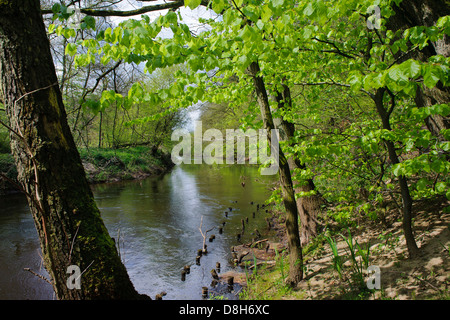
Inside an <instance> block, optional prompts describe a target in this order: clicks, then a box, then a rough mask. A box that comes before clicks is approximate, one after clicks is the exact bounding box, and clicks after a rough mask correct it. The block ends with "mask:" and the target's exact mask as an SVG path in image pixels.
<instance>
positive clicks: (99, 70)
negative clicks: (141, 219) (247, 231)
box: [0, 0, 450, 299]
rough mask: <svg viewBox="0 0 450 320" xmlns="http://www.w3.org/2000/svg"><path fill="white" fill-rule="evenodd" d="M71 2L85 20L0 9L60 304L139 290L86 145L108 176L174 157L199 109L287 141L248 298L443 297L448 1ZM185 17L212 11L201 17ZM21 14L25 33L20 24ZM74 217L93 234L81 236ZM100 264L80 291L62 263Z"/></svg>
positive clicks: (6, 97)
mask: <svg viewBox="0 0 450 320" xmlns="http://www.w3.org/2000/svg"><path fill="white" fill-rule="evenodd" d="M76 3H77V8H78V5H79V10H78V13H79V14H80V15H78V13H76V14H75V12H76V11H75V10H72V9H73V8H74V3H70V4H67V3H64V2H59V1H58V2H57V1H51V0H49V1H41V3H39V1H37V0H35V1H32V0H21V1H16V2H14V3H13V2H11V1H2V2H1V3H0V12H1V13H0V47H1V48H3V50H0V62H1V65H0V68H1V70H2V73H1V74H0V76H1V78H0V80H1V83H0V88H1V90H2V92H1V96H2V101H1V102H2V103H3V106H2V107H0V108H1V111H0V117H1V120H2V125H3V128H2V134H3V136H4V135H5V134H6V135H7V136H9V137H6V138H4V139H9V140H10V144H11V152H12V153H13V154H14V159H15V164H16V170H17V176H18V177H19V179H20V183H21V184H22V185H24V189H25V190H28V193H27V195H28V198H29V199H28V201H29V203H30V207H31V209H32V213H33V216H34V217H35V220H36V221H38V223H37V228H38V233H39V237H40V240H41V244H42V247H43V248H44V250H43V252H44V254H43V256H44V258H45V259H44V260H45V262H46V267H47V269H48V270H49V273H50V274H51V275H52V277H53V278H54V280H55V282H54V285H55V291H56V292H57V296H58V298H61V299H77V298H81V297H84V298H98V297H102V298H108V297H109V298H111V297H115V298H118V297H128V298H143V297H142V296H141V295H139V294H138V293H137V292H135V290H134V289H133V285H132V283H131V282H130V281H128V280H127V279H128V277H127V274H126V270H124V268H122V267H121V264H120V262H119V261H118V256H117V253H116V252H115V251H114V248H113V246H112V243H113V242H112V240H111V239H110V238H109V237H108V235H107V234H106V233H105V228H104V227H103V225H102V221H101V219H99V212H98V208H97V207H96V205H95V203H94V202H93V198H92V194H91V192H90V190H89V188H88V186H87V178H86V177H85V176H84V175H83V173H82V165H83V163H82V159H81V158H79V157H78V156H77V154H79V152H78V150H80V151H81V153H82V155H83V158H84V159H85V160H86V159H96V160H95V161H98V163H97V164H98V166H99V168H101V169H107V168H108V167H109V168H110V169H111V170H112V171H114V170H116V168H121V167H124V165H125V164H128V165H129V166H131V167H135V168H136V167H139V166H140V165H141V164H140V161H141V160H138V158H139V157H137V156H136V154H135V151H137V152H142V151H144V150H143V149H135V148H136V147H139V146H142V145H148V146H150V149H151V154H153V155H157V154H158V152H160V151H159V150H170V148H171V143H173V142H171V141H170V133H171V132H172V130H173V129H174V128H176V127H182V126H183V122H184V120H185V119H187V117H186V112H187V111H186V110H192V108H193V107H194V106H197V107H198V111H199V114H200V118H201V119H202V120H204V128H205V129H206V128H207V127H210V128H217V129H223V130H225V129H228V128H229V129H231V128H242V129H243V130H246V129H266V132H271V129H275V128H276V129H279V132H280V150H279V151H280V154H279V170H278V175H277V178H278V179H279V185H278V188H276V189H275V190H274V192H273V195H272V197H271V198H270V199H269V200H268V203H276V205H277V206H279V210H278V211H279V212H280V214H279V215H277V217H276V219H277V221H280V224H279V225H280V226H282V230H283V232H282V235H283V237H282V238H281V240H277V242H280V244H281V245H280V246H275V247H273V248H270V246H269V248H268V250H272V251H270V254H271V255H272V256H273V259H272V260H273V263H272V264H274V265H275V269H267V268H264V267H262V265H260V264H258V263H256V264H255V265H254V267H253V269H255V268H256V269H257V272H253V274H252V276H251V277H250V273H249V276H248V277H249V280H250V281H249V282H248V283H249V286H248V288H247V289H248V290H246V291H245V294H244V295H246V297H248V298H262V297H267V298H270V297H272V298H281V297H288V296H290V297H295V298H308V297H310V298H323V297H329V295H331V296H332V297H343V298H354V297H362V298H366V297H370V298H396V297H397V298H401V299H403V298H414V297H417V298H422V297H423V298H425V297H431V298H435V299H440V298H448V291H447V286H448V261H449V256H448V250H449V245H450V243H449V234H448V232H449V231H448V223H449V221H448V214H449V206H448V201H449V199H450V191H449V188H448V186H449V183H450V181H449V174H448V173H449V170H450V164H449V161H448V159H449V151H450V143H449V137H450V131H449V130H450V128H449V119H448V117H449V114H450V106H449V101H450V89H449V83H450V67H449V66H450V60H449V59H450V51H449V48H450V44H449V39H450V2H449V1H448V0H435V1H432V2H431V1H429V2H423V1H419V0H380V1H375V2H374V1H372V0H363V1H361V0H335V1H331V2H330V1H321V0H308V1H302V0H275V1H264V0H233V1H227V0H211V1H201V0H174V1H168V2H165V3H163V4H154V3H149V2H148V1H142V3H141V1H136V3H137V4H139V5H140V6H139V8H138V9H133V10H124V9H123V8H120V7H119V6H118V5H117V4H112V3H110V2H108V1H79V2H76ZM39 5H41V6H39ZM105 7H107V8H108V9H105ZM192 10H197V11H194V12H197V13H199V12H204V13H205V14H204V16H203V17H200V18H198V19H196V20H197V22H198V23H199V24H198V25H193V24H192V21H191V19H188V18H187V16H190V17H192V15H189V14H188V15H187V16H186V15H185V13H186V12H189V13H192V12H191V11H192ZM202 10H203V11H202ZM155 12H156V13H158V14H157V15H155V16H154V15H153V13H155ZM20 15H25V16H26V17H27V18H25V17H22V18H21V19H22V20H23V21H27V23H29V24H24V25H20V26H19V27H14V28H13V27H11V26H13V25H15V24H14V22H15V21H16V20H17V19H18V18H17V17H19V16H20ZM111 17H122V18H123V17H126V19H123V20H122V21H121V22H120V23H114V22H113V21H112V20H111ZM44 21H45V23H44ZM199 26H200V27H199ZM46 38H48V39H50V44H51V48H47V47H48V46H47V41H46ZM17 39H20V41H17ZM12 44H14V45H12ZM31 44H33V45H34V46H36V47H37V48H40V50H31V49H30V47H29V46H30V45H31ZM31 53H32V54H33V55H34V56H32V55H31ZM11 57H17V59H18V60H14V59H11ZM34 61H42V63H41V64H40V65H39V68H35V67H34ZM14 75H20V77H15V76H14ZM38 75H39V76H38ZM43 75H45V77H44V76H43ZM29 79H33V81H29ZM56 83H57V84H58V85H55V84H56ZM6 88H8V89H6ZM55 110H56V111H57V112H55ZM31 128H32V129H33V130H31ZM267 138H268V140H269V141H270V140H271V139H272V137H271V136H270V134H268V137H267ZM2 139H3V138H2ZM124 147H132V148H131V149H129V154H123V153H122V151H119V150H123V149H122V148H124ZM94 148H98V149H94ZM105 149H112V150H116V151H109V150H105ZM83 150H86V151H83ZM87 150H90V151H87ZM100 150H103V151H100ZM83 152H86V153H85V154H83ZM100 152H105V155H106V154H108V157H106V156H105V157H104V156H103V155H100ZM111 152H112V153H111ZM114 152H115V153H114ZM48 154H52V155H53V156H52V157H48V156H47V155H48ZM133 154H134V156H133ZM8 157H9V156H5V157H4V158H2V159H6V161H8V159H10V158H8ZM102 157H103V158H102ZM121 157H122V158H121ZM106 159H108V160H106ZM2 161H3V160H2ZM3 162H4V161H3ZM3 162H2V163H3ZM85 164H86V163H85ZM87 167H89V165H87ZM68 168H71V170H68ZM94 169H95V168H94ZM13 171H14V169H11V171H7V174H13V173H14V172H13ZM94 171H95V170H92V172H94ZM7 174H5V175H4V176H7ZM98 174H100V179H104V177H103V178H102V176H101V175H102V173H101V172H99V173H98ZM98 174H97V179H99V177H98ZM130 175H131V174H130ZM38 182H39V183H38ZM68 212H82V213H83V214H82V215H80V216H77V215H73V216H72V215H68V214H67V213H68ZM47 216H51V217H53V218H52V219H51V222H49V223H47V222H46V220H45V219H46V217H47ZM80 219H81V220H83V221H90V223H89V225H91V224H92V225H95V226H98V228H94V227H92V228H86V229H83V228H81V229H80V233H78V229H77V227H76V226H79V223H80V221H81V220H80ZM60 222H61V223H62V224H63V226H62V228H61V227H60V226H59V225H58V223H60ZM55 223H56V224H55ZM61 230H63V231H64V232H62V231H61ZM97 232H100V233H101V234H100V235H99V234H97ZM48 233H51V234H52V237H47V235H48ZM68 235H70V236H73V237H78V238H80V239H84V240H86V239H88V240H89V241H91V243H90V245H80V244H79V243H78V242H77V241H72V240H71V241H72V242H73V243H74V244H75V247H76V248H75V249H76V250H75V249H74V250H73V252H74V253H76V256H74V257H72V255H71V253H72V250H71V251H70V254H69V252H66V251H67V250H66V247H67V246H66V245H65V243H66V242H67V236H68ZM49 239H51V240H52V242H51V243H49V241H48V240H49ZM86 241H87V240H86ZM275 249H276V250H275ZM268 252H269V251H268ZM97 255H99V256H101V257H102V259H105V261H110V262H111V264H110V265H111V266H115V267H114V268H113V269H108V266H107V264H100V265H98V266H95V267H96V268H95V270H96V272H95V273H92V274H89V275H88V277H87V279H86V280H85V281H87V283H88V285H86V286H83V288H86V289H83V290H82V292H80V293H76V294H75V293H74V292H70V291H67V290H65V289H64V279H65V276H66V275H65V274H64V272H62V271H61V270H63V271H64V270H65V268H64V267H65V265H66V263H67V257H70V258H71V259H72V258H73V260H74V261H88V260H89V261H90V259H91V257H92V256H97ZM69 260H70V259H69ZM323 264H326V265H327V267H325V266H324V265H323ZM369 264H370V265H378V266H379V267H380V270H381V281H382V290H381V292H380V291H378V292H367V291H366V289H364V286H363V285H362V282H363V278H364V276H366V275H365V274H364V275H363V273H365V272H366V267H368V265H369ZM97 267H99V268H98V269H97ZM116 267H117V268H116ZM116 272H117V273H116ZM274 276H275V277H274ZM98 279H108V281H107V282H106V283H100V282H99V281H98ZM124 279H125V280H124ZM269 279H272V280H269ZM264 283H266V284H270V285H269V286H267V287H264ZM336 283H340V284H343V286H335V285H334V284H336ZM402 286H403V288H405V290H406V291H407V292H409V293H408V294H404V292H403V291H402V292H401V290H398V291H395V289H394V288H396V287H397V288H401V287H402ZM302 287H303V290H300V289H301V288H302ZM271 288H272V289H271ZM339 288H340V289H339ZM275 289H276V290H275ZM335 289H336V290H337V292H336V290H335ZM416 289H417V290H416ZM422 289H423V290H422Z"/></svg>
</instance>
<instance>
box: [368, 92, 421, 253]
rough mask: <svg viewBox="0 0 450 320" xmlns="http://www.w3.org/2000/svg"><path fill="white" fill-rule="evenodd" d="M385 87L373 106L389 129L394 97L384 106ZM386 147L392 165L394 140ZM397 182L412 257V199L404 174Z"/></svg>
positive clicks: (407, 242)
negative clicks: (388, 105) (386, 106)
mask: <svg viewBox="0 0 450 320" xmlns="http://www.w3.org/2000/svg"><path fill="white" fill-rule="evenodd" d="M386 92H387V91H386V89H385V88H380V89H378V90H377V92H376V94H375V97H374V102H375V106H376V108H377V112H378V115H379V116H380V118H381V122H382V124H383V129H386V130H389V131H391V130H392V128H391V125H390V121H389V118H390V115H391V112H392V111H393V109H394V106H395V100H394V97H391V99H392V100H391V106H390V107H389V108H385V106H384V104H385V103H384V96H385V93H386ZM385 144H386V148H387V150H388V154H389V159H390V160H391V163H392V165H395V164H398V163H400V159H399V158H398V155H397V152H396V150H395V145H394V142H392V141H388V140H386V141H385ZM398 183H399V186H400V192H401V196H402V205H403V206H402V209H403V220H402V226H403V234H404V235H405V240H406V246H407V248H408V253H409V257H410V258H414V257H416V256H417V255H418V253H419V249H418V247H417V244H416V240H415V239H414V234H413V230H412V218H413V211H412V204H413V200H412V198H411V194H410V192H409V187H408V181H407V179H406V177H405V176H403V175H401V176H399V177H398Z"/></svg>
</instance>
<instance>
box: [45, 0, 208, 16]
mask: <svg viewBox="0 0 450 320" xmlns="http://www.w3.org/2000/svg"><path fill="white" fill-rule="evenodd" d="M141 1H142V2H151V1H154V0H141ZM208 3H209V1H206V0H202V2H201V4H200V5H202V6H207V5H208ZM183 6H184V0H173V1H170V2H166V3H162V4H154V5H149V6H143V7H142V8H139V9H135V10H104V9H89V8H81V9H80V12H81V13H82V14H85V15H88V16H92V17H113V16H114V17H132V16H136V15H140V14H144V13H147V12H154V11H161V10H167V9H169V10H176V9H178V8H180V7H183ZM41 13H42V14H53V13H54V12H53V11H52V10H51V9H42V10H41Z"/></svg>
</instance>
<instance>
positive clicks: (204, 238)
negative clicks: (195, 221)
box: [198, 216, 215, 251]
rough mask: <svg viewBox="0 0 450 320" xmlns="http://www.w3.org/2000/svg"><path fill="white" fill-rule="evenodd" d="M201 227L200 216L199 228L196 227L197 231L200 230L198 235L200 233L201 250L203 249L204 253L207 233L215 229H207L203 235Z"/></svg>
mask: <svg viewBox="0 0 450 320" xmlns="http://www.w3.org/2000/svg"><path fill="white" fill-rule="evenodd" d="M202 225H203V216H202V218H201V220H200V227H198V230H200V233H201V235H202V237H203V248H202V249H203V251H205V249H206V235H207V234H208V232H210V231H212V230H214V228H215V227H212V228H211V229H208V230H206V231H205V233H203V231H202Z"/></svg>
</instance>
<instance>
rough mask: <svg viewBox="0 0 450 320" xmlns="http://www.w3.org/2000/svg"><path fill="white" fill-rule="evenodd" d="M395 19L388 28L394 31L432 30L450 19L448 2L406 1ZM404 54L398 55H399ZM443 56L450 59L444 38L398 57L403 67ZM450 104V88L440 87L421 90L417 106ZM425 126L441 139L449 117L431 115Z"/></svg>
mask: <svg viewBox="0 0 450 320" xmlns="http://www.w3.org/2000/svg"><path fill="white" fill-rule="evenodd" d="M393 8H394V11H395V15H394V16H392V17H391V18H389V21H388V23H387V28H388V29H390V30H393V31H398V30H405V29H407V28H411V27H415V26H425V27H431V26H434V25H435V24H436V22H437V21H438V19H439V18H440V17H442V16H446V15H450V4H449V1H444V0H432V1H423V0H403V1H402V2H400V4H399V5H398V6H396V5H394V7H393ZM400 54H401V53H399V55H400ZM437 54H440V55H443V56H444V57H450V37H449V36H448V35H445V36H444V37H443V38H442V39H439V40H438V41H436V42H430V45H428V46H427V47H425V48H423V49H422V50H416V51H414V52H411V53H410V54H408V55H404V56H403V57H399V58H400V60H399V61H398V62H399V63H401V62H402V61H405V60H407V59H411V58H413V59H418V60H421V61H428V59H429V58H430V57H432V56H434V55H437ZM449 101H450V88H449V87H444V86H442V83H440V82H439V83H438V84H437V86H436V87H434V88H433V89H428V88H427V87H425V86H423V88H418V90H417V94H416V99H415V102H416V105H417V106H418V107H427V106H431V105H433V104H441V103H448V102H449ZM425 123H426V125H427V127H428V129H429V130H430V132H431V133H433V135H435V136H436V137H439V138H441V139H442V136H441V134H440V131H441V130H442V129H449V128H450V120H449V118H448V117H443V116H441V115H432V116H430V117H428V118H427V119H425Z"/></svg>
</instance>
